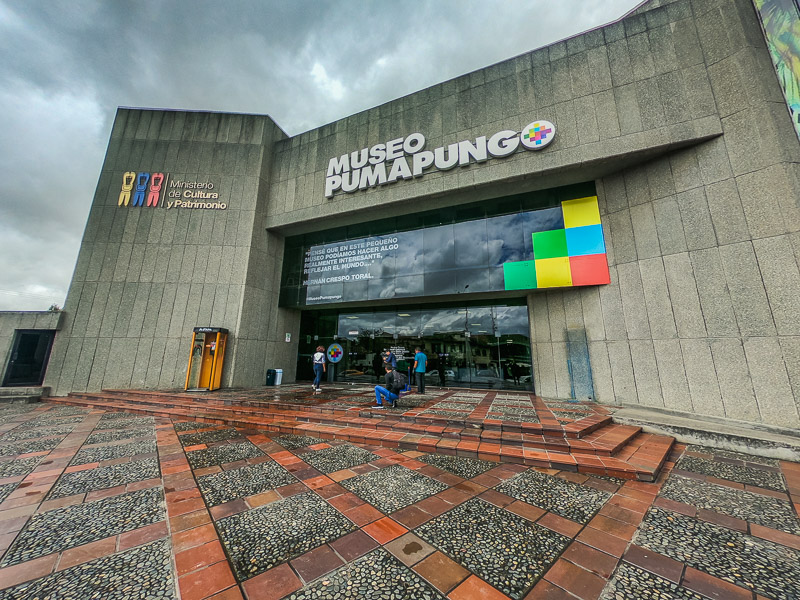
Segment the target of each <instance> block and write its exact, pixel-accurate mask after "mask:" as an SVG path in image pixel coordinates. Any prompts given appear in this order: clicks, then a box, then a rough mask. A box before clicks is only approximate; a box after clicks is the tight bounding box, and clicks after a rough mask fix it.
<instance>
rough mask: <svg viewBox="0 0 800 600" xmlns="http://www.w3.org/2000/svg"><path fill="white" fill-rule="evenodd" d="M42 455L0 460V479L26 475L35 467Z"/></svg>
mask: <svg viewBox="0 0 800 600" xmlns="http://www.w3.org/2000/svg"><path fill="white" fill-rule="evenodd" d="M43 458H44V457H43V456H31V457H29V458H18V459H16V460H6V461H3V462H0V479H2V478H4V477H19V476H20V475H27V474H28V473H30V472H31V471H33V470H34V469H35V468H36V465H38V464H39V463H40V462H41V461H42V459H43Z"/></svg>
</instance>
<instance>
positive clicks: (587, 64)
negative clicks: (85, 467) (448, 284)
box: [46, 0, 800, 427]
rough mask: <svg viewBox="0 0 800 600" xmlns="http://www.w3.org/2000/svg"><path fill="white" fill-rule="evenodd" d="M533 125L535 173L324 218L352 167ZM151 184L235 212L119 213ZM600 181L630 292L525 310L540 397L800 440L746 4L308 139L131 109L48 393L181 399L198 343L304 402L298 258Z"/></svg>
mask: <svg viewBox="0 0 800 600" xmlns="http://www.w3.org/2000/svg"><path fill="white" fill-rule="evenodd" d="M536 119H546V120H548V121H551V122H553V123H554V124H555V125H556V127H557V131H558V135H557V137H556V139H555V140H554V142H553V143H552V144H551V145H550V146H549V147H548V148H546V149H545V150H543V151H541V152H539V153H536V154H533V153H530V152H524V151H522V152H518V153H516V154H513V155H512V156H510V157H507V158H502V159H494V160H490V161H488V162H486V163H482V164H471V165H469V166H465V167H457V168H455V169H453V170H450V171H439V172H433V171H431V172H428V173H427V174H426V175H425V176H424V177H422V178H420V179H414V180H407V181H400V182H397V183H394V184H391V185H385V186H381V187H375V188H370V189H367V190H363V191H357V192H354V193H352V194H344V193H342V194H337V195H335V196H334V197H333V198H331V199H326V198H325V195H324V183H325V175H326V170H327V168H328V162H329V160H330V159H331V158H333V157H338V156H340V155H343V154H347V153H350V152H352V151H355V150H359V149H361V148H365V147H369V146H371V145H373V144H375V143H378V142H386V141H388V140H392V139H395V138H398V137H403V136H406V135H408V134H410V133H412V132H421V133H423V134H424V135H425V137H426V139H427V147H430V148H435V147H439V146H443V145H447V144H450V143H454V142H458V141H460V140H468V139H474V138H475V137H477V136H481V135H491V134H492V133H494V132H497V131H501V130H504V129H512V130H516V131H519V130H520V129H521V128H522V127H524V126H525V125H526V124H527V123H530V122H532V121H534V120H536ZM147 170H152V171H165V172H170V173H171V174H172V176H173V177H176V176H180V177H184V178H190V177H192V178H196V179H197V180H202V181H214V182H215V184H216V185H217V188H218V189H219V190H220V196H221V198H223V199H225V201H226V202H227V203H228V208H227V209H226V210H218V211H212V210H174V209H173V210H157V211H154V210H143V209H130V208H127V207H120V206H117V198H118V195H119V191H120V181H121V179H122V175H123V173H124V172H126V171H147ZM588 180H594V181H595V184H596V187H597V190H598V199H599V202H600V210H601V216H602V220H603V227H604V232H605V239H606V246H607V250H608V259H609V266H610V270H611V284H610V285H605V286H598V287H586V288H572V289H563V290H553V291H536V292H535V293H530V294H528V296H527V301H528V308H529V315H530V326H531V341H532V353H533V363H534V381H535V382H536V392H537V393H539V394H540V395H542V396H548V397H556V398H565V397H568V396H569V395H570V394H571V390H573V389H574V390H575V395H576V396H579V397H591V398H594V399H596V400H598V401H600V402H606V403H620V404H631V405H645V406H652V407H661V408H666V409H671V410H676V411H682V412H688V413H694V414H703V415H710V416H720V417H728V418H732V419H740V420H743V421H748V422H754V423H767V424H775V425H782V426H789V427H798V426H800V409H799V408H798V404H800V321H799V320H798V319H797V314H798V308H800V300H798V298H800V269H798V264H799V259H800V206H798V204H799V202H800V143H798V139H797V136H796V135H795V132H794V129H793V127H792V123H791V120H790V117H789V113H788V110H787V107H786V104H785V102H784V99H783V96H782V94H781V90H780V87H779V85H778V81H777V78H776V76H775V72H774V69H773V67H772V64H771V62H770V57H769V55H768V52H767V49H766V46H765V40H764V37H763V34H762V32H761V29H760V25H759V22H758V18H757V16H756V13H755V10H754V8H753V6H752V4H751V2H750V0H675V1H672V2H670V1H655V2H649V3H646V4H645V5H643V6H642V7H640V8H638V9H637V10H636V11H634V12H633V13H631V14H629V15H627V16H626V17H625V18H623V19H621V20H620V21H617V22H615V23H612V24H610V25H607V26H605V27H602V28H598V29H595V30H592V31H589V32H586V33H583V34H581V35H577V36H575V37H572V38H569V39H567V40H564V41H561V42H558V43H556V44H553V45H551V46H548V47H545V48H541V49H538V50H535V51H533V52H531V53H528V54H524V55H521V56H518V57H515V58H513V59H510V60H508V61H505V62H502V63H498V64H496V65H493V66H490V67H487V68H485V69H481V70H478V71H475V72H473V73H468V74H466V75H463V76H461V77H458V78H456V79H453V80H450V81H446V82H443V83H441V84H439V85H436V86H433V87H431V88H428V89H425V90H421V91H419V92H417V93H414V94H411V95H409V96H405V97H403V98H399V99H397V100H394V101H392V102H389V103H387V104H384V105H381V106H378V107H376V108H373V109H370V110H367V111H364V112H361V113H358V114H355V115H352V116H350V117H347V118H345V119H342V120H340V121H337V122H334V123H330V124H328V125H325V126H323V127H320V128H318V129H314V130H311V131H308V132H305V133H303V134H300V135H297V136H294V137H287V136H286V135H285V134H283V132H282V131H281V130H280V129H279V127H278V126H277V125H276V124H275V123H274V122H272V120H271V119H270V118H269V117H266V116H254V115H231V114H214V113H194V112H173V111H157V110H142V109H120V110H119V111H118V114H117V119H116V121H115V124H114V128H113V131H112V135H111V140H110V144H109V149H108V153H107V156H106V160H105V163H104V165H103V169H102V174H101V177H100V181H99V183H98V187H97V192H96V195H95V199H94V204H93V206H92V209H91V213H90V216H89V222H88V224H87V228H86V233H85V236H84V240H83V243H82V247H81V252H80V255H79V259H78V264H77V267H76V271H75V274H74V277H73V281H72V285H71V287H70V291H69V295H68V298H67V302H66V306H65V313H66V319H65V323H64V327H63V331H62V333H61V334H60V335H59V336H57V338H56V343H55V347H54V349H53V355H52V358H51V361H50V368H49V370H48V374H47V379H46V385H50V386H52V388H53V390H54V393H56V394H64V393H67V392H69V391H73V390H97V389H100V388H130V387H134V388H135V387H143V388H160V389H169V388H177V387H182V385H183V381H184V378H185V373H186V364H187V359H188V352H189V340H190V336H191V330H192V327H194V326H196V325H213V326H217V327H225V328H228V329H229V330H230V331H231V338H230V342H229V343H230V346H229V350H228V356H227V359H226V370H225V372H224V376H223V384H224V385H225V386H255V385H262V384H263V383H264V381H263V378H264V372H265V369H266V368H267V366H270V367H277V368H283V369H284V372H285V373H286V374H287V375H288V377H287V375H285V378H291V376H292V375H293V373H294V364H295V362H296V360H297V358H296V357H297V345H296V340H297V337H298V334H299V316H300V312H299V311H297V310H289V309H283V308H279V307H278V283H279V280H280V273H281V266H282V255H283V238H284V237H285V236H287V235H294V234H298V233H305V232H312V231H320V230H324V229H328V228H331V227H335V226H339V225H347V224H353V223H358V222H363V221H364V220H366V219H367V216H370V217H371V218H374V215H375V210H374V209H375V208H376V207H380V208H381V213H382V214H383V215H384V216H385V215H400V214H405V213H408V212H413V211H419V210H421V207H423V206H424V207H425V208H437V207H448V206H456V205H458V204H462V203H465V202H474V201H481V200H487V201H488V200H491V199H492V198H495V197H498V196H502V195H506V194H512V193H519V192H524V191H530V190H539V189H546V188H551V187H555V186H559V185H565V184H570V183H578V182H582V181H588ZM367 209H373V210H367ZM437 300H439V301H441V300H447V298H442V297H439V298H437ZM286 333H290V334H292V335H291V339H292V340H293V341H291V342H288V343H287V342H286V341H285V334H286ZM582 357H588V360H584V359H583V358H582ZM580 360H582V361H583V362H580V368H577V369H571V368H570V367H569V365H570V364H572V365H575V364H578V362H576V361H580Z"/></svg>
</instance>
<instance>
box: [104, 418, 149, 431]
mask: <svg viewBox="0 0 800 600" xmlns="http://www.w3.org/2000/svg"><path fill="white" fill-rule="evenodd" d="M155 423H156V422H155V420H154V419H153V417H129V418H119V419H111V420H107V421H102V420H101V421H100V422H99V423H98V424H97V427H95V429H120V428H122V427H134V428H135V427H148V426H149V427H154V426H155Z"/></svg>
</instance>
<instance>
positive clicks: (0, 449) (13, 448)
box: [0, 437, 64, 456]
mask: <svg viewBox="0 0 800 600" xmlns="http://www.w3.org/2000/svg"><path fill="white" fill-rule="evenodd" d="M63 439H64V438H61V437H54V438H47V439H44V440H27V441H24V442H10V443H8V444H0V456H17V455H19V454H28V453H29V452H42V451H44V450H52V449H53V448H55V447H56V446H58V445H59V444H60V443H61V440H63Z"/></svg>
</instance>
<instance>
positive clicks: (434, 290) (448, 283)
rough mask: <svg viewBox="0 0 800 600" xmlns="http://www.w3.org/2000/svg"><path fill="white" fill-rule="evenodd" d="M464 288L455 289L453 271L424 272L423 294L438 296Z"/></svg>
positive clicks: (457, 291)
mask: <svg viewBox="0 0 800 600" xmlns="http://www.w3.org/2000/svg"><path fill="white" fill-rule="evenodd" d="M463 291H464V290H457V289H456V273H455V271H442V272H440V273H425V295H426V296H440V295H442V294H455V293H459V292H463Z"/></svg>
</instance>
